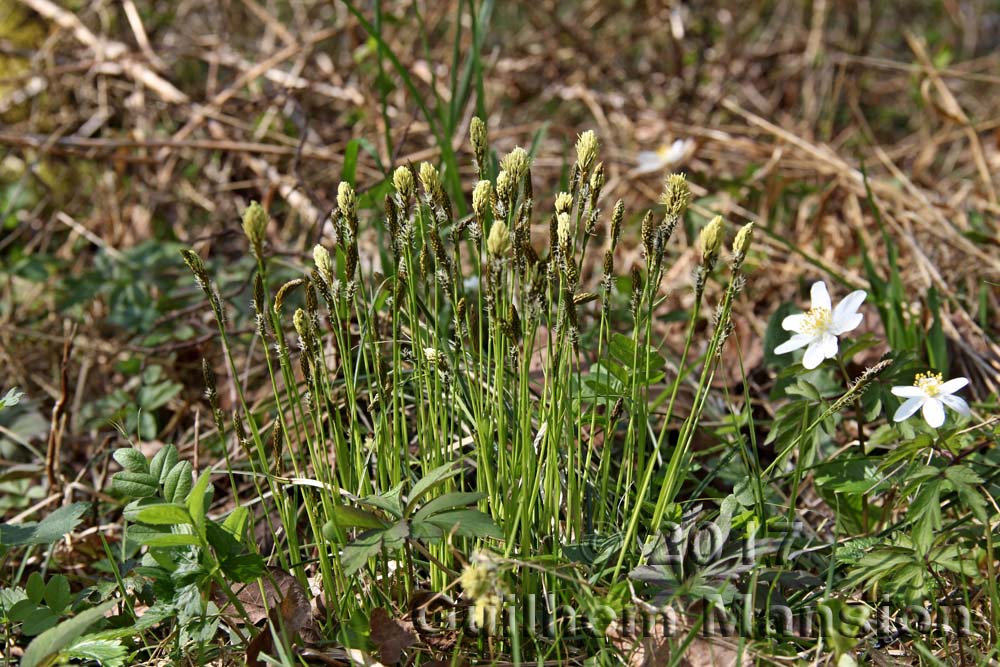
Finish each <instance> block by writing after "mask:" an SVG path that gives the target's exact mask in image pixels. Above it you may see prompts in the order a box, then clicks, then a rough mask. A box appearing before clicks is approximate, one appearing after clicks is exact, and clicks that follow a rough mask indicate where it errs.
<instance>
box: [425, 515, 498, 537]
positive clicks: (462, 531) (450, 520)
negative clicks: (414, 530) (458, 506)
mask: <svg viewBox="0 0 1000 667" xmlns="http://www.w3.org/2000/svg"><path fill="white" fill-rule="evenodd" d="M425 521H426V522H427V523H429V524H431V525H433V526H437V527H439V528H442V529H444V530H445V531H446V532H447V531H451V530H452V529H454V530H455V534H457V535H461V536H462V537H484V538H485V537H492V538H494V539H498V540H502V539H503V531H501V530H500V528H499V527H498V526H497V525H496V524H495V523H493V519H491V518H490V517H489V516H487V515H486V514H483V513H482V512H480V511H479V510H455V511H453V512H442V513H440V514H435V515H434V516H432V517H429V518H427V519H425Z"/></svg>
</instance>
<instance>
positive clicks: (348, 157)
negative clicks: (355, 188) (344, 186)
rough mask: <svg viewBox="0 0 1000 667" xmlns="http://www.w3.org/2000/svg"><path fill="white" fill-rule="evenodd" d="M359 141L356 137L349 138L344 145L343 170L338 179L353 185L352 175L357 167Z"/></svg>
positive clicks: (353, 175)
mask: <svg viewBox="0 0 1000 667" xmlns="http://www.w3.org/2000/svg"><path fill="white" fill-rule="evenodd" d="M359 148H361V143H360V142H359V141H358V140H357V139H351V140H350V141H348V142H347V145H346V146H344V170H343V171H342V172H341V177H340V180H342V181H344V182H345V183H350V184H351V185H354V177H355V173H356V172H357V168H358V149H359Z"/></svg>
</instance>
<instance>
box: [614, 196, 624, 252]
mask: <svg viewBox="0 0 1000 667" xmlns="http://www.w3.org/2000/svg"><path fill="white" fill-rule="evenodd" d="M624 218H625V202H623V201H622V200H621V199H619V200H618V201H617V202H615V210H614V212H613V213H612V214H611V247H612V248H617V247H618V239H619V238H621V235H622V220H623V219H624Z"/></svg>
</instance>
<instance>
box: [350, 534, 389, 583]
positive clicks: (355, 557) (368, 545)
mask: <svg viewBox="0 0 1000 667" xmlns="http://www.w3.org/2000/svg"><path fill="white" fill-rule="evenodd" d="M381 551H382V531H381V530H375V531H369V532H367V533H362V534H361V535H359V536H358V537H357V539H355V540H354V541H353V542H351V543H350V544H348V545H347V546H345V547H344V552H343V554H342V555H341V559H340V562H341V565H342V566H343V567H344V574H345V575H347V576H351V575H353V574H355V573H357V571H358V570H360V569H361V568H363V567H364V566H365V565H366V564H367V563H368V559H370V558H374V557H375V556H377V555H378V554H379V553H380V552H381Z"/></svg>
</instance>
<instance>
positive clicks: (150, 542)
mask: <svg viewBox="0 0 1000 667" xmlns="http://www.w3.org/2000/svg"><path fill="white" fill-rule="evenodd" d="M128 537H129V539H130V540H135V541H136V542H138V543H139V544H143V545H145V546H147V547H184V546H198V545H200V544H201V540H199V539H198V536H197V535H192V534H190V533H165V532H163V531H162V530H157V529H155V528H150V527H148V526H130V527H129V529H128Z"/></svg>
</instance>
